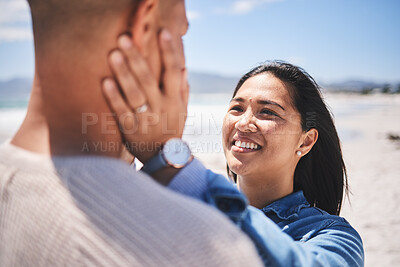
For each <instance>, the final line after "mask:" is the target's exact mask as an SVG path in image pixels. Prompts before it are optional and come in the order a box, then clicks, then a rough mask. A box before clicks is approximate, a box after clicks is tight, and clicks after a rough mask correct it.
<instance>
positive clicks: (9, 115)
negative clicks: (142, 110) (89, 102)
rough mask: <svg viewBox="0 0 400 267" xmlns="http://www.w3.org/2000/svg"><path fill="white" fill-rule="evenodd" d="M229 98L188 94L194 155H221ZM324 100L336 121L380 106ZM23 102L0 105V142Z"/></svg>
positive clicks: (13, 127)
mask: <svg viewBox="0 0 400 267" xmlns="http://www.w3.org/2000/svg"><path fill="white" fill-rule="evenodd" d="M230 98H231V94H192V95H191V97H190V100H189V107H188V117H187V121H186V127H185V131H184V135H183V139H184V140H186V141H187V142H188V143H189V145H190V146H191V148H192V150H193V152H194V153H196V154H197V153H206V154H208V153H221V152H222V145H221V129H222V120H223V117H224V115H225V113H226V111H227V108H228V104H229V101H230ZM354 99H355V101H349V99H347V98H346V97H340V98H338V97H328V98H327V104H328V106H329V107H330V110H331V112H332V113H333V114H334V116H335V119H336V120H340V119H341V118H344V117H349V116H352V115H354V114H359V113H360V112H364V111H367V110H371V109H374V108H378V107H380V106H382V105H383V104H382V103H379V101H371V98H362V97H360V98H354ZM26 106H27V100H26V99H21V100H13V101H0V142H3V141H4V140H6V139H9V138H11V137H12V136H13V134H14V133H15V132H16V131H17V129H18V127H19V126H20V125H21V123H22V121H23V119H24V117H25V114H26ZM338 132H339V136H340V138H341V140H342V141H349V140H351V139H353V138H357V137H359V136H360V134H361V133H359V132H357V131H355V130H351V131H350V130H347V129H340V128H339V129H338Z"/></svg>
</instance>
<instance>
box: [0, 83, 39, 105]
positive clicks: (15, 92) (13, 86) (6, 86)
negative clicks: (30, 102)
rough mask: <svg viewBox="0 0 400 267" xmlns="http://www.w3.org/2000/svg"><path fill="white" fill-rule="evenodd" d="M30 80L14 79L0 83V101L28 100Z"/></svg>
mask: <svg viewBox="0 0 400 267" xmlns="http://www.w3.org/2000/svg"><path fill="white" fill-rule="evenodd" d="M31 86H32V79H28V78H16V79H12V80H8V81H0V100H1V101H6V100H21V99H28V98H29V95H30V91H31Z"/></svg>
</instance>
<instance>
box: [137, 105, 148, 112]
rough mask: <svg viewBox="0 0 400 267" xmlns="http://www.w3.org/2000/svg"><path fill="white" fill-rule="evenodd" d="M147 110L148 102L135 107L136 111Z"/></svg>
mask: <svg viewBox="0 0 400 267" xmlns="http://www.w3.org/2000/svg"><path fill="white" fill-rule="evenodd" d="M146 111H147V104H143V105H141V106H140V107H138V108H136V109H135V112H136V113H143V112H146Z"/></svg>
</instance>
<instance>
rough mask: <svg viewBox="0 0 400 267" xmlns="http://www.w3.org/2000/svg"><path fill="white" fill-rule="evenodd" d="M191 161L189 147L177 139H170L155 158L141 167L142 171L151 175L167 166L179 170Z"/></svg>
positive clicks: (191, 156)
mask: <svg viewBox="0 0 400 267" xmlns="http://www.w3.org/2000/svg"><path fill="white" fill-rule="evenodd" d="M192 159H193V155H192V152H191V151H190V148H189V145H188V144H187V143H186V142H184V141H182V140H181V139H179V138H172V139H170V140H168V141H167V142H166V143H165V144H164V145H163V147H162V149H161V151H160V152H159V153H157V155H156V156H154V157H153V158H151V159H150V160H149V161H148V162H146V164H144V165H143V168H142V171H144V172H145V173H147V174H152V173H155V172H156V171H158V170H161V169H162V168H164V167H167V166H171V167H173V168H176V169H181V168H183V167H185V165H186V164H188V163H189V162H190V161H192Z"/></svg>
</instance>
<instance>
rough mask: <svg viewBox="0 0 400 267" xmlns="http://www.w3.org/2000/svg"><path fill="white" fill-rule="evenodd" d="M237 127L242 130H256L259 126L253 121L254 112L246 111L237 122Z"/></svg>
mask: <svg viewBox="0 0 400 267" xmlns="http://www.w3.org/2000/svg"><path fill="white" fill-rule="evenodd" d="M235 128H236V129H238V130H239V131H241V132H256V131H257V127H256V125H255V124H254V121H253V114H251V113H250V112H246V113H244V114H243V115H242V116H241V117H240V119H239V120H238V121H237V122H236V124H235Z"/></svg>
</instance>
